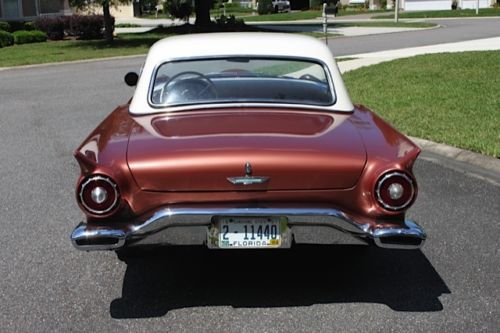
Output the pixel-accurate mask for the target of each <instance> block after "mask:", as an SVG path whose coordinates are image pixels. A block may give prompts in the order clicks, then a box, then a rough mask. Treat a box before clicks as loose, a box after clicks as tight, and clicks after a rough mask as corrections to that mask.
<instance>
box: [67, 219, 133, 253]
mask: <svg viewBox="0 0 500 333" xmlns="http://www.w3.org/2000/svg"><path fill="white" fill-rule="evenodd" d="M125 238H126V234H125V232H124V231H123V230H120V229H109V228H100V227H99V226H95V227H91V228H90V227H89V226H88V224H86V223H83V222H81V223H80V224H79V225H78V226H77V227H76V228H75V230H73V232H72V233H71V243H73V246H74V247H75V248H77V249H78V250H81V251H98V250H116V249H119V248H121V247H123V245H125Z"/></svg>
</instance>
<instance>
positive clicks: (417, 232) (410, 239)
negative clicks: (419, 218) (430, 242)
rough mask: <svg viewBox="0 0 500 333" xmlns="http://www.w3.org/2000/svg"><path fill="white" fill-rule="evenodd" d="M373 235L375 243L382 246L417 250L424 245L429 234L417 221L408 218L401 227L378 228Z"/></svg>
mask: <svg viewBox="0 0 500 333" xmlns="http://www.w3.org/2000/svg"><path fill="white" fill-rule="evenodd" d="M372 237H373V240H374V242H375V245H377V246H378V247H381V248H385V249H401V250H416V249H420V248H421V247H422V246H423V245H424V242H425V239H426V238H427V235H426V234H425V232H424V230H423V229H422V227H420V226H419V225H418V224H417V223H415V222H413V221H410V220H406V221H405V222H404V226H403V227H400V228H385V229H376V230H375V231H373V233H372Z"/></svg>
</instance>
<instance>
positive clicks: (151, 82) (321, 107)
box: [131, 54, 352, 116]
mask: <svg viewBox="0 0 500 333" xmlns="http://www.w3.org/2000/svg"><path fill="white" fill-rule="evenodd" d="M227 58H253V59H270V60H297V61H307V62H313V63H316V64H318V65H320V66H321V67H323V69H324V71H325V76H326V78H327V80H328V85H329V88H330V93H331V95H332V103H331V104H328V105H311V104H299V103H296V104H294V103H272V102H267V103H260V102H236V103H234V102H224V103H222V102H219V103H208V104H207V103H201V104H188V105H178V106H175V105H160V104H155V103H153V101H152V97H153V90H154V83H155V80H156V76H157V74H158V70H159V69H160V67H161V66H163V65H164V64H166V63H172V62H187V61H200V60H218V59H227ZM147 103H148V105H149V106H150V107H151V108H153V109H157V110H158V111H157V112H154V113H161V112H175V111H184V110H198V109H212V108H227V107H229V108H236V107H270V108H275V107H281V108H299V109H312V110H318V111H330V112H332V111H335V110H332V107H334V106H335V104H337V93H336V91H335V85H334V84H333V78H332V73H331V72H330V68H329V67H328V65H327V64H326V63H325V62H323V61H321V60H319V59H313V58H308V57H299V56H297V57H295V56H266V55H255V54H254V55H247V54H241V55H223V54H222V55H213V56H200V57H186V58H174V59H169V60H166V61H163V62H161V63H160V64H157V65H155V67H154V68H153V72H152V74H151V78H150V80H149V85H148V93H147ZM337 112H345V111H337ZM349 112H352V111H349ZM131 113H132V114H134V115H138V116H140V115H145V114H142V113H138V114H136V113H133V112H131ZM148 114H153V113H148Z"/></svg>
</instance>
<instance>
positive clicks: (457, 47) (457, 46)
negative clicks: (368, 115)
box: [337, 37, 500, 73]
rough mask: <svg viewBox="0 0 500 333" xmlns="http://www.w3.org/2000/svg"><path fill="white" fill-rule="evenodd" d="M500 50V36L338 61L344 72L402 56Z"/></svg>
mask: <svg viewBox="0 0 500 333" xmlns="http://www.w3.org/2000/svg"><path fill="white" fill-rule="evenodd" d="M496 50H500V37H494V38H485V39H477V40H470V41H464V42H457V43H446V44H436V45H429V46H419V47H410V48H406V49H398V50H389V51H380V52H371V53H361V54H352V55H348V56H342V57H338V59H342V58H356V59H354V60H347V61H341V62H338V64H337V65H338V67H339V69H340V71H341V72H342V73H345V72H348V71H352V70H354V69H358V68H361V67H365V66H371V65H375V64H379V63H382V62H386V61H391V60H395V59H400V58H409V57H413V56H416V55H422V54H432V53H446V52H465V51H496Z"/></svg>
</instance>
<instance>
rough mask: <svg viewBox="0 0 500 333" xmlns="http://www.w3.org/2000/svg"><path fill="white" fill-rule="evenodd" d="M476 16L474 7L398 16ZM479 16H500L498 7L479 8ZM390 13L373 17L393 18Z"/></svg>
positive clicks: (400, 14) (400, 15)
mask: <svg viewBox="0 0 500 333" xmlns="http://www.w3.org/2000/svg"><path fill="white" fill-rule="evenodd" d="M471 16H477V15H476V10H475V9H460V10H432V11H421V12H408V13H399V17H400V18H403V19H405V18H434V17H471ZM479 16H500V8H480V9H479ZM393 17H394V14H391V15H380V16H375V17H374V18H375V19H381V18H393Z"/></svg>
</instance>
